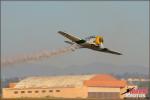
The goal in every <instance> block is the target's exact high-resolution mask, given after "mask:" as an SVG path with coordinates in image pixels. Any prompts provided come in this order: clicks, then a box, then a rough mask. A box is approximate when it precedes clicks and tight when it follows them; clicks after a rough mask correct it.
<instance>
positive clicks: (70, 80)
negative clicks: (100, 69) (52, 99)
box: [15, 75, 94, 88]
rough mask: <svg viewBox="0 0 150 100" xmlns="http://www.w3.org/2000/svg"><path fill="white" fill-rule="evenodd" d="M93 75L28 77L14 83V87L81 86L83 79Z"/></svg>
mask: <svg viewBox="0 0 150 100" xmlns="http://www.w3.org/2000/svg"><path fill="white" fill-rule="evenodd" d="M93 76H94V75H67V76H43V77H37V76H36V77H28V78H25V79H24V80H21V81H20V82H19V83H17V84H16V86H15V88H47V87H81V86H83V81H84V80H89V79H90V78H92V77H93Z"/></svg>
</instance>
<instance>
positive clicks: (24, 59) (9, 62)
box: [1, 45, 80, 66]
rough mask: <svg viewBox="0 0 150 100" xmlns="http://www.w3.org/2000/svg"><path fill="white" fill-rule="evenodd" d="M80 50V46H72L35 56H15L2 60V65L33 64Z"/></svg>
mask: <svg viewBox="0 0 150 100" xmlns="http://www.w3.org/2000/svg"><path fill="white" fill-rule="evenodd" d="M78 48H80V47H79V46H78V45H71V46H69V47H65V48H61V49H58V50H54V51H47V50H45V51H41V52H38V53H34V54H29V55H20V56H15V57H12V58H8V59H2V60H1V65H2V66H6V65H13V64H18V63H25V62H33V61H37V60H42V59H46V58H49V57H52V56H57V55H61V54H63V53H67V52H71V51H74V50H75V49H78Z"/></svg>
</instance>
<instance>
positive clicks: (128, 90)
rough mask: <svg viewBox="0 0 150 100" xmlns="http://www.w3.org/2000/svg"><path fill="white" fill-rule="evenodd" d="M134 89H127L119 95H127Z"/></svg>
mask: <svg viewBox="0 0 150 100" xmlns="http://www.w3.org/2000/svg"><path fill="white" fill-rule="evenodd" d="M134 88H135V87H133V88H128V89H127V90H126V91H125V92H124V93H122V94H121V95H123V94H126V93H129V92H130V91H132V90H133V89H134Z"/></svg>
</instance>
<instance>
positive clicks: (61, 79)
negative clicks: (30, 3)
mask: <svg viewBox="0 0 150 100" xmlns="http://www.w3.org/2000/svg"><path fill="white" fill-rule="evenodd" d="M126 87H127V84H126V81H123V80H118V79H116V78H115V77H113V76H111V75H107V74H98V75H96V74H95V75H94V74H93V75H70V76H69V75H68V76H48V77H29V78H25V79H23V80H21V81H20V82H18V83H16V84H14V83H11V84H10V85H9V87H8V88H3V91H2V96H3V98H27V97H29V98H30V97H32V98H34V97H35V98H37V97H39V98H41V97H42V98H43V97H47V98H55V97H57V98H102V99H118V98H124V97H123V96H122V95H121V93H122V92H123V91H125V89H126Z"/></svg>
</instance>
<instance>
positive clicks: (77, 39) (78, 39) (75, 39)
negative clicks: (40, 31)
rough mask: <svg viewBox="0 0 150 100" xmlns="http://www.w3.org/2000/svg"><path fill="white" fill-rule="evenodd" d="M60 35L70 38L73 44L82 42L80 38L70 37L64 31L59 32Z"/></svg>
mask: <svg viewBox="0 0 150 100" xmlns="http://www.w3.org/2000/svg"><path fill="white" fill-rule="evenodd" d="M58 33H59V34H61V35H62V36H64V37H66V38H68V39H69V40H71V41H72V42H76V41H80V40H81V39H80V38H78V37H76V36H73V35H70V34H68V33H65V32H62V31H58Z"/></svg>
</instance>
